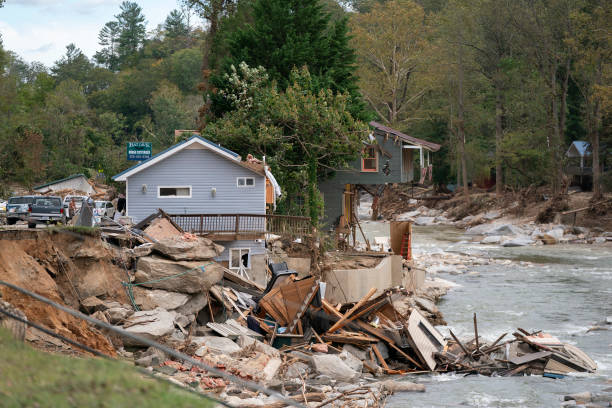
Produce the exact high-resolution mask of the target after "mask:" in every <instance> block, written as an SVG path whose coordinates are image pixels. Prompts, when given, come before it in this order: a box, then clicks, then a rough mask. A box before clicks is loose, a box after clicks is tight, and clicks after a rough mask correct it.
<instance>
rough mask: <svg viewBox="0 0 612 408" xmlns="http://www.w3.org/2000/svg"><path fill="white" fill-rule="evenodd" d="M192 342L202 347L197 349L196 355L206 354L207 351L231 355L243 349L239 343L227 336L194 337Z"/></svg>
mask: <svg viewBox="0 0 612 408" xmlns="http://www.w3.org/2000/svg"><path fill="white" fill-rule="evenodd" d="M192 343H195V344H197V345H199V346H200V348H199V349H198V350H197V351H196V355H197V356H200V357H201V356H203V355H204V354H206V352H211V353H214V354H225V355H230V354H232V353H235V352H237V351H240V350H241V348H240V346H239V345H237V344H236V343H234V342H233V341H231V340H230V339H228V338H227V337H218V336H203V337H194V338H193V340H192Z"/></svg>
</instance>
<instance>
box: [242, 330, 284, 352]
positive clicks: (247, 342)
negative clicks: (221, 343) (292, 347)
mask: <svg viewBox="0 0 612 408" xmlns="http://www.w3.org/2000/svg"><path fill="white" fill-rule="evenodd" d="M236 342H237V343H238V346H240V347H241V348H245V347H253V348H254V349H255V351H259V352H260V353H263V354H266V355H268V356H270V357H280V352H279V351H278V349H275V348H274V347H272V346H270V345H268V344H265V343H262V342H261V341H259V340H256V339H254V338H252V337H249V336H247V335H242V336H240V337H238V340H237V341H236Z"/></svg>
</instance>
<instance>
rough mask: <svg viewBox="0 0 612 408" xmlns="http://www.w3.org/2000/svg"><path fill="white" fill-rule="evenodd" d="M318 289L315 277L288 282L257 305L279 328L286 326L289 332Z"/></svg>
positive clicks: (275, 289)
mask: <svg viewBox="0 0 612 408" xmlns="http://www.w3.org/2000/svg"><path fill="white" fill-rule="evenodd" d="M318 287H319V283H318V280H317V279H316V278H315V277H311V278H307V279H302V280H299V281H292V280H289V281H287V282H286V283H285V284H283V285H280V286H277V287H276V288H274V289H272V290H271V291H270V292H268V293H267V294H266V295H265V296H264V297H263V298H261V300H260V301H259V305H260V306H261V308H262V309H263V310H265V311H266V312H267V313H268V314H269V315H270V316H272V317H273V318H274V320H276V321H277V322H278V323H279V324H280V325H281V326H288V327H289V332H291V331H292V330H293V329H294V328H295V326H296V324H297V321H298V320H299V319H300V318H301V316H302V314H303V313H304V311H305V310H306V308H307V307H308V305H309V304H310V302H311V301H312V299H313V297H314V295H315V294H316V293H317V289H318Z"/></svg>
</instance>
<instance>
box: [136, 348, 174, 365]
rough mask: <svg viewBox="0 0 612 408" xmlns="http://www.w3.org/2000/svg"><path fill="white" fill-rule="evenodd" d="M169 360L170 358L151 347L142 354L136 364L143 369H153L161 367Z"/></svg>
mask: <svg viewBox="0 0 612 408" xmlns="http://www.w3.org/2000/svg"><path fill="white" fill-rule="evenodd" d="M167 359H168V357H167V356H166V354H165V353H164V352H163V351H161V350H159V349H157V348H155V347H149V348H148V349H147V351H145V352H144V353H142V354H141V355H140V357H139V358H138V359H137V360H136V361H134V363H135V364H136V365H138V366H141V367H152V366H159V365H160V364H161V363H163V362H164V361H166V360H167Z"/></svg>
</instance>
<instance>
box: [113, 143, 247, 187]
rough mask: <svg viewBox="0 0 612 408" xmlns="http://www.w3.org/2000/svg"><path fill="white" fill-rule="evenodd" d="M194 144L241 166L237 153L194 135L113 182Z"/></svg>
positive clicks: (127, 171)
mask: <svg viewBox="0 0 612 408" xmlns="http://www.w3.org/2000/svg"><path fill="white" fill-rule="evenodd" d="M195 143H197V144H200V145H202V146H204V147H205V148H206V149H208V150H210V151H212V152H213V153H216V154H218V155H219V156H221V157H224V158H226V159H228V160H231V161H233V162H235V163H236V164H238V165H242V164H241V162H240V155H239V154H238V153H236V152H232V151H231V150H229V149H226V148H225V147H222V146H221V145H218V144H216V143H213V142H211V141H210V140H208V139H205V138H203V137H202V136H198V135H194V136H192V137H190V138H189V139H187V140H183V141H182V142H180V143H177V144H175V145H174V146H171V147H169V148H167V149H166V150H164V151H161V152H159V153H157V154H156V155H155V156H152V157H150V158H149V159H147V160H145V161H143V162H142V163H139V164H137V165H135V166H132V167H130V168H129V169H127V170H124V171H122V172H121V173H119V174H116V175H114V176H113V180H115V181H126V180H127V178H128V177H130V176H132V175H134V174H136V173H138V172H141V171H142V170H144V169H146V168H148V167H150V166H152V165H154V164H156V163H158V162H160V161H162V160H164V159H166V158H168V157H170V156H172V155H173V154H175V153H178V152H180V151H181V150H183V149H185V148H186V147H188V146H191V145H193V144H195ZM249 170H253V171H256V170H254V169H252V168H249Z"/></svg>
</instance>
